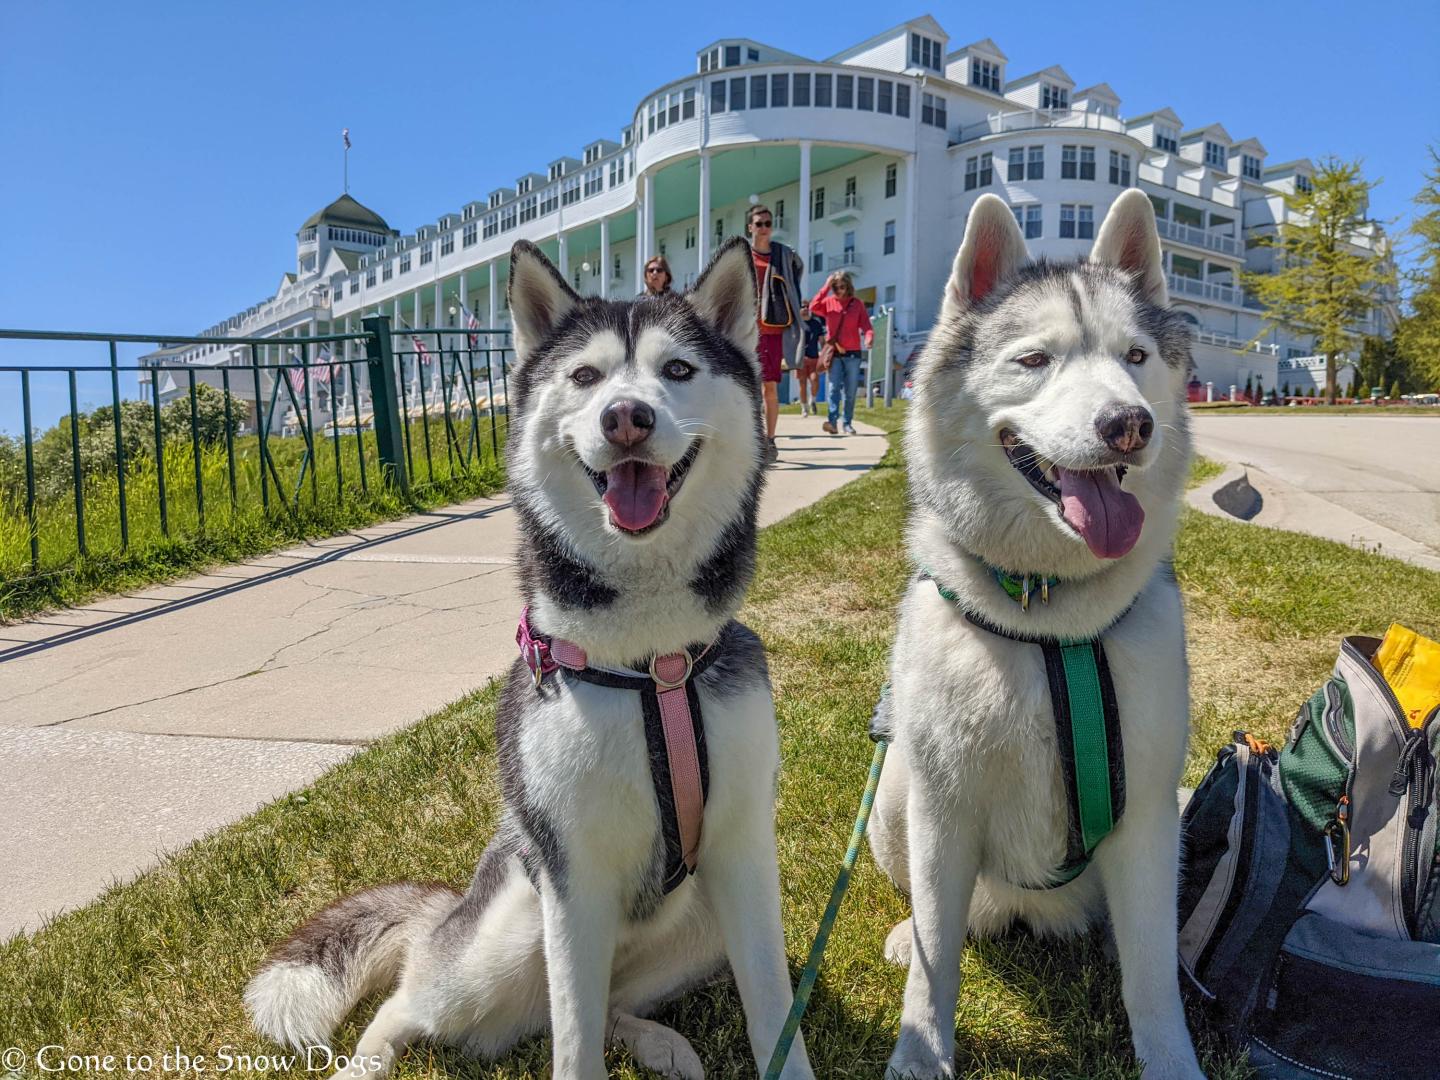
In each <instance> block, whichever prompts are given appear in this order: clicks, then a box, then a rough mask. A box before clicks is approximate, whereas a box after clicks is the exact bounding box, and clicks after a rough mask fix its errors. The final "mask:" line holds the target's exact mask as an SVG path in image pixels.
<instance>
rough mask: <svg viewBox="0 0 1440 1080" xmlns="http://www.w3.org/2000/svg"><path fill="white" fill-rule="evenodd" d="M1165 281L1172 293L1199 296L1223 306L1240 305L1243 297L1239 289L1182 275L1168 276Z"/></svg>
mask: <svg viewBox="0 0 1440 1080" xmlns="http://www.w3.org/2000/svg"><path fill="white" fill-rule="evenodd" d="M1165 280H1166V281H1167V282H1168V283H1169V285H1170V291H1171V292H1172V293H1181V294H1183V295H1185V296H1198V297H1200V298H1201V299H1202V300H1217V301H1219V302H1220V303H1222V304H1238V303H1240V298H1241V296H1242V295H1243V294H1242V293H1241V291H1240V290H1239V289H1237V288H1234V287H1233V286H1231V285H1218V284H1216V283H1215V282H1213V281H1203V280H1201V279H1200V278H1192V277H1185V276H1184V275H1182V274H1166V275H1165Z"/></svg>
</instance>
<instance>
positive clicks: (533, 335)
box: [509, 240, 580, 364]
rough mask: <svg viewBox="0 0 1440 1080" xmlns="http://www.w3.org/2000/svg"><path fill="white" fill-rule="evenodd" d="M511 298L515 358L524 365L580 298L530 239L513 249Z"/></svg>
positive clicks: (522, 241)
mask: <svg viewBox="0 0 1440 1080" xmlns="http://www.w3.org/2000/svg"><path fill="white" fill-rule="evenodd" d="M509 297H510V324H511V327H512V329H513V331H514V338H515V360H516V363H521V364H523V363H524V362H525V361H526V360H528V359H529V358H530V354H531V353H533V352H534V351H535V350H536V348H538V347H539V345H540V343H541V342H542V341H544V340H545V339H546V338H547V337H549V336H550V335H551V333H553V332H554V330H555V327H556V326H557V325H558V324H559V322H560V320H561V319H562V318H564V316H565V313H566V312H568V311H569V310H570V309H571V308H572V307H574V306H575V305H576V304H577V303H578V302H579V300H580V297H578V296H576V295H575V292H574V290H572V289H571V288H570V286H569V285H567V284H566V283H565V279H564V278H562V277H561V276H560V273H559V271H557V270H556V269H555V267H554V266H553V265H551V263H550V260H549V259H547V258H546V257H545V253H544V252H543V251H541V250H540V249H539V248H538V247H536V246H535V245H534V244H532V243H530V242H529V241H528V240H519V241H517V242H516V244H515V246H514V247H512V248H511V249H510V290H509Z"/></svg>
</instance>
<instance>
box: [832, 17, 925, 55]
mask: <svg viewBox="0 0 1440 1080" xmlns="http://www.w3.org/2000/svg"><path fill="white" fill-rule="evenodd" d="M902 30H903V31H905V32H906V33H909V32H910V31H911V30H914V31H915V32H916V33H920V34H926V35H928V36H930V37H936V38H941V39H948V38H949V37H950V35H949V34H947V33H945V29H944V27H942V26H941V25H940V24H939V23H938V22H936V21H935V20H934V19H933V18H931V17H930V16H929V15H921V16H920V17H919V18H918V19H910V20H909V21H907V22H903V23H900V24H899V25H897V26H892V27H890V29H889V30H882V31H881V32H880V33H878V34H876V35H875V36H874V37H870V38H866V39H865V40H864V41H862V42H860V44H859V45H851V46H850V47H849V48H848V49H843V50H841V51H840V52H838V53H836V54H835V55H834V56H831V57H827V58H826V59H827V61H828V62H829V63H832V64H838V63H843V62H844V61H846V60H849V59H850V58H851V57H852V56H857V55H859V54H860V53H862V52H864V51H865V50H866V49H869V48H871V47H873V46H875V45H879V44H881V43H882V42H885V41H889V40H890V39H891V38H893V37H894V36H895V35H896V34H897V33H899V32H900V31H902Z"/></svg>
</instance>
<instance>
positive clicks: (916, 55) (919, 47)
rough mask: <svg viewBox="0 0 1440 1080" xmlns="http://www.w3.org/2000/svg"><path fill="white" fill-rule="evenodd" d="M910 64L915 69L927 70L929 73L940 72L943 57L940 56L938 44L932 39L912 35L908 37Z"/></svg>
mask: <svg viewBox="0 0 1440 1080" xmlns="http://www.w3.org/2000/svg"><path fill="white" fill-rule="evenodd" d="M910 63H912V64H914V65H915V66H917V67H924V68H929V69H930V70H931V71H940V70H942V67H941V65H942V63H943V57H941V55H940V42H938V41H936V40H935V39H934V38H928V37H924V36H922V35H920V34H914V33H912V34H911V35H910Z"/></svg>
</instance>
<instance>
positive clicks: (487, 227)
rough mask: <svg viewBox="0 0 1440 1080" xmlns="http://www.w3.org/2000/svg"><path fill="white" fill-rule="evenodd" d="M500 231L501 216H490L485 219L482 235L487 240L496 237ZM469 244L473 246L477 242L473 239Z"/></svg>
mask: <svg viewBox="0 0 1440 1080" xmlns="http://www.w3.org/2000/svg"><path fill="white" fill-rule="evenodd" d="M499 231H500V215H499V214H489V215H487V216H486V218H485V223H484V226H483V228H482V234H483V235H484V237H485V239H486V240H489V239H490V237H492V236H494V235H495V234H496V233H498V232H499ZM469 242H470V243H471V244H473V243H474V242H475V241H474V240H473V239H471V240H470V241H469Z"/></svg>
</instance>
